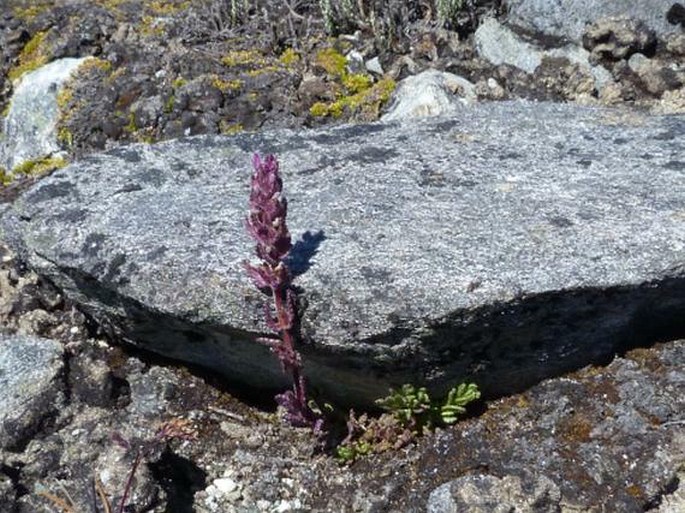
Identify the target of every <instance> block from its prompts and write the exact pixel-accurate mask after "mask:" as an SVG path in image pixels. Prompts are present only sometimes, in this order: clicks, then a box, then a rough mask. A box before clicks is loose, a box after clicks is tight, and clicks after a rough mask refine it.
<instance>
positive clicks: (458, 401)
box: [335, 383, 480, 463]
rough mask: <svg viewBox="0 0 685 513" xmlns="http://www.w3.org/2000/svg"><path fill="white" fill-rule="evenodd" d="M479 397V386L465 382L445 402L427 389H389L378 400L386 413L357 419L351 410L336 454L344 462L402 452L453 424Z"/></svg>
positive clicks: (405, 387)
mask: <svg viewBox="0 0 685 513" xmlns="http://www.w3.org/2000/svg"><path fill="white" fill-rule="evenodd" d="M479 398H480V392H479V390H478V387H477V386H476V385H475V384H473V383H462V384H460V385H458V386H456V387H454V388H452V389H451V390H450V391H449V393H448V394H447V397H446V398H445V400H444V401H433V400H431V398H430V395H429V394H428V391H427V390H426V389H425V388H424V387H420V388H416V387H415V386H414V385H403V386H402V387H401V388H400V389H398V390H390V395H388V396H387V397H384V398H383V399H379V400H377V401H376V404H378V405H379V406H380V407H381V408H383V409H384V410H385V411H386V413H384V414H382V415H381V416H379V417H377V418H371V417H369V416H368V414H366V413H364V414H362V415H361V416H359V417H357V416H356V415H355V413H354V411H351V412H350V414H349V417H348V421H347V431H348V434H347V437H346V438H345V439H344V440H343V441H342V443H341V444H340V445H339V446H338V447H337V448H336V452H335V455H336V457H337V459H338V460H339V461H341V462H343V463H348V462H352V461H354V460H356V459H357V458H359V457H362V456H365V455H367V454H372V453H380V452H384V451H388V450H391V449H400V448H401V447H403V446H405V445H407V444H408V443H409V442H411V441H412V440H414V439H415V438H416V437H418V436H421V435H424V434H426V433H429V432H431V431H432V430H433V429H435V427H437V426H441V425H442V426H444V425H450V424H454V423H455V422H456V421H457V419H458V417H459V416H460V415H463V414H464V413H465V412H466V405H468V404H469V403H471V402H473V401H476V400H477V399H479Z"/></svg>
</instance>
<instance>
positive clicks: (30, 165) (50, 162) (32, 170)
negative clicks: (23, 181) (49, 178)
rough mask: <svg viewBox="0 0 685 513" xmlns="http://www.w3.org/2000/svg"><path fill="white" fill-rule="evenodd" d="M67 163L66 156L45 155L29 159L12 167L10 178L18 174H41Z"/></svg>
mask: <svg viewBox="0 0 685 513" xmlns="http://www.w3.org/2000/svg"><path fill="white" fill-rule="evenodd" d="M66 165H67V161H66V160H65V159H64V157H43V158H39V159H33V160H27V161H26V162H23V163H21V164H19V165H18V166H15V167H14V168H13V169H12V172H11V173H10V178H11V177H13V176H17V175H25V176H41V175H44V174H46V173H49V172H51V171H54V170H55V169H59V168H61V167H64V166H66Z"/></svg>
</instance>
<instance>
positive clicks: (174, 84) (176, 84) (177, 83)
mask: <svg viewBox="0 0 685 513" xmlns="http://www.w3.org/2000/svg"><path fill="white" fill-rule="evenodd" d="M187 83H188V81H187V80H186V79H185V78H183V77H178V78H177V79H175V80H174V81H173V82H172V83H171V87H173V88H174V89H178V88H179V87H183V86H184V85H186V84H187Z"/></svg>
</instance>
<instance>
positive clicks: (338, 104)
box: [309, 78, 396, 121]
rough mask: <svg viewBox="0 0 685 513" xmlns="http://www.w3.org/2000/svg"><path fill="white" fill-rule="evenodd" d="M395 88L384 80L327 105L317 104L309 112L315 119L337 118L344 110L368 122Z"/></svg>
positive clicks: (388, 81) (376, 115) (375, 115)
mask: <svg viewBox="0 0 685 513" xmlns="http://www.w3.org/2000/svg"><path fill="white" fill-rule="evenodd" d="M395 86H396V84H395V81H394V80H393V79H391V78H384V79H381V80H379V81H378V82H376V83H375V84H374V85H372V86H371V87H369V88H367V89H363V90H361V91H358V92H356V93H354V94H349V95H346V96H341V97H340V98H339V99H337V100H336V101H334V102H331V103H328V104H326V103H322V102H317V103H315V104H314V105H312V106H311V107H310V108H309V112H310V114H311V115H312V116H315V117H325V116H332V117H334V118H339V117H340V116H342V115H343V113H344V112H345V111H346V110H349V111H350V112H351V113H359V114H360V115H361V117H362V118H363V119H365V120H369V121H370V120H372V119H376V118H377V117H378V114H379V112H380V108H381V106H382V105H383V104H384V103H385V102H387V101H388V100H389V99H390V96H391V95H392V92H393V91H394V90H395Z"/></svg>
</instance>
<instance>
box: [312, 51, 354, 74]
mask: <svg viewBox="0 0 685 513" xmlns="http://www.w3.org/2000/svg"><path fill="white" fill-rule="evenodd" d="M314 62H315V63H316V64H317V65H318V66H320V67H321V68H323V69H324V70H325V71H326V73H328V74H329V75H331V76H332V77H342V75H343V74H344V73H345V66H346V65H347V59H345V56H344V55H342V54H341V53H340V52H338V51H337V50H336V49H335V48H324V49H323V50H320V51H319V52H318V53H317V54H316V59H315V61H314Z"/></svg>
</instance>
